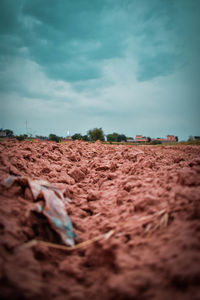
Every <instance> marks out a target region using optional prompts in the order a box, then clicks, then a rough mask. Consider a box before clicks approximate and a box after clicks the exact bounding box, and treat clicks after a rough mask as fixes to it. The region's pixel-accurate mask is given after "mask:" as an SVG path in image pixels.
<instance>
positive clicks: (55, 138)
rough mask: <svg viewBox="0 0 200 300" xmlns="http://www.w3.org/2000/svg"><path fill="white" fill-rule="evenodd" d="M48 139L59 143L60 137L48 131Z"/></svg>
mask: <svg viewBox="0 0 200 300" xmlns="http://www.w3.org/2000/svg"><path fill="white" fill-rule="evenodd" d="M49 140H50V141H55V142H56V143H59V142H60V141H61V137H60V136H57V135H56V134H53V133H50V135H49Z"/></svg>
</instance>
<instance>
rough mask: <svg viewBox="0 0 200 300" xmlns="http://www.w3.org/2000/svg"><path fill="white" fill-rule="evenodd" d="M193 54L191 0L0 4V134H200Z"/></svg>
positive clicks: (199, 28)
mask: <svg viewBox="0 0 200 300" xmlns="http://www.w3.org/2000/svg"><path fill="white" fill-rule="evenodd" d="M199 54H200V1H199V0H151V1H150V0H92V1H91V0H56V1H54V0H14V1H13V0H1V1H0V128H4V129H5V128H8V129H12V130H13V131H14V133H15V134H21V133H27V132H28V134H32V135H49V134H50V133H54V134H57V135H60V136H67V134H68V131H69V132H70V134H71V135H72V134H74V133H82V134H85V133H86V132H87V131H88V130H89V129H92V128H94V127H98V128H100V127H101V128H103V130H104V133H105V134H108V133H112V132H118V133H123V134H125V135H127V136H130V137H135V135H136V134H142V135H145V136H150V137H155V138H156V137H165V136H166V135H168V134H174V135H176V136H178V137H179V140H186V139H187V138H188V136H190V135H200V101H199V100H200V99H199V94H200V59H199ZM26 125H27V126H26Z"/></svg>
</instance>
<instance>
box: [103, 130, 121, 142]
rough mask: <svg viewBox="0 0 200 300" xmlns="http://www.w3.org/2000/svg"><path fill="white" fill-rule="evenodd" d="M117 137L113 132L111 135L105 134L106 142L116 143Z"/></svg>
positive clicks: (117, 134)
mask: <svg viewBox="0 0 200 300" xmlns="http://www.w3.org/2000/svg"><path fill="white" fill-rule="evenodd" d="M118 136H119V133H116V132H113V133H109V134H107V136H106V137H107V141H108V142H117V138H118Z"/></svg>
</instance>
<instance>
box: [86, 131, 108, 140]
mask: <svg viewBox="0 0 200 300" xmlns="http://www.w3.org/2000/svg"><path fill="white" fill-rule="evenodd" d="M88 136H89V139H90V140H91V141H97V140H100V141H104V140H105V138H104V132H103V130H102V128H94V129H90V130H89V131H88Z"/></svg>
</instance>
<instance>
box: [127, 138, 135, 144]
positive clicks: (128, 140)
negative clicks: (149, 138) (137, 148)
mask: <svg viewBox="0 0 200 300" xmlns="http://www.w3.org/2000/svg"><path fill="white" fill-rule="evenodd" d="M126 141H127V143H133V142H134V139H133V138H127V139H126Z"/></svg>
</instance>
